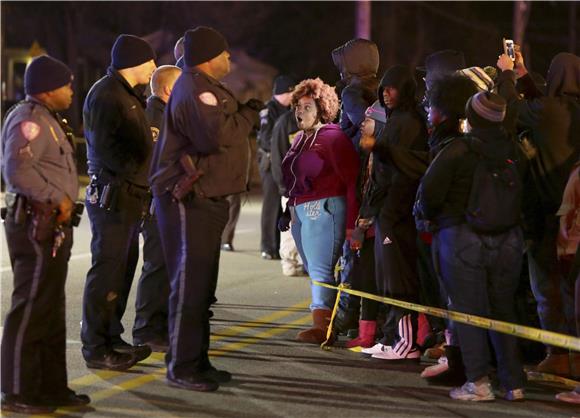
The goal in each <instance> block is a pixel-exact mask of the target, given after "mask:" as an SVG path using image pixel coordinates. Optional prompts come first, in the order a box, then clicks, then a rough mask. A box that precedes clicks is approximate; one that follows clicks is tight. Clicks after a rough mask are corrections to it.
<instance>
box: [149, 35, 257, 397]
mask: <svg viewBox="0 0 580 418" xmlns="http://www.w3.org/2000/svg"><path fill="white" fill-rule="evenodd" d="M227 49H228V44H227V41H226V40H225V38H224V37H223V36H222V35H221V34H220V33H218V32H217V31H215V30H214V29H211V28H208V27H203V26H200V27H197V28H196V29H193V30H188V31H187V32H186V33H185V40H184V50H185V54H184V60H185V68H184V70H183V72H182V74H181V76H180V77H179V78H178V80H177V81H176V83H175V86H174V88H173V92H172V94H171V97H170V98H169V102H168V104H167V109H166V113H165V122H164V125H163V129H162V131H161V135H160V137H159V141H158V143H157V146H156V147H155V151H154V155H153V160H152V163H151V175H150V181H151V190H152V193H153V200H154V206H155V212H156V214H157V222H158V226H159V230H160V233H161V241H162V244H163V249H164V254H165V259H166V262H167V270H168V273H169V280H170V286H171V293H170V297H169V338H170V347H169V350H168V353H167V355H166V358H165V360H166V363H167V380H168V384H169V385H170V386H175V387H180V388H184V389H188V390H195V391H214V390H217V389H218V387H219V383H224V382H227V381H229V380H230V379H231V375H230V374H229V373H228V372H226V371H221V370H217V369H216V368H214V367H213V366H212V364H211V363H210V361H209V357H208V349H209V335H210V328H209V318H210V316H211V312H210V306H211V304H212V303H213V302H214V301H215V289H216V283H217V278H218V268H219V257H220V237H221V233H222V231H223V228H224V226H225V224H226V222H227V220H228V202H227V201H226V199H225V196H227V195H230V194H234V193H239V192H242V191H243V190H245V189H246V187H247V183H248V173H249V170H248V167H249V163H250V160H249V154H248V151H247V150H248V145H249V142H248V136H249V133H250V131H251V130H252V128H253V127H254V126H257V125H258V111H259V109H260V108H261V107H260V106H263V105H262V104H261V102H259V101H258V100H255V99H251V100H250V101H249V102H248V103H246V104H241V103H239V102H238V101H237V100H236V99H235V98H234V95H233V94H232V93H231V92H230V91H229V90H228V89H227V88H226V87H224V85H223V84H222V83H220V81H219V80H220V79H221V78H222V77H224V76H225V75H226V74H227V73H228V72H229V70H230V61H229V56H230V55H229V53H228V51H227Z"/></svg>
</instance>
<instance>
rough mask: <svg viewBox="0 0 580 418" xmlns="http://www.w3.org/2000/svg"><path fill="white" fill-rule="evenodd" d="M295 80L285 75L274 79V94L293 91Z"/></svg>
mask: <svg viewBox="0 0 580 418" xmlns="http://www.w3.org/2000/svg"><path fill="white" fill-rule="evenodd" d="M295 86H296V80H294V79H293V78H292V77H290V76H287V75H279V76H278V77H276V78H275V79H274V88H273V92H274V94H284V93H288V92H291V91H292V90H294V87H295Z"/></svg>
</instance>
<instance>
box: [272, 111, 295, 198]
mask: <svg viewBox="0 0 580 418" xmlns="http://www.w3.org/2000/svg"><path fill="white" fill-rule="evenodd" d="M297 133H298V124H297V123H296V118H295V117H294V112H293V111H292V110H288V111H287V112H286V113H284V114H283V115H282V116H280V117H279V118H278V120H277V121H276V123H275V125H274V129H272V143H271V149H270V157H271V161H272V165H271V170H272V178H273V179H274V182H275V183H276V185H277V186H278V191H279V192H280V195H282V196H284V194H285V193H286V186H284V180H283V179H282V160H284V157H285V156H286V153H287V152H288V150H289V149H290V146H291V145H292V142H294V139H295V138H296V134H297Z"/></svg>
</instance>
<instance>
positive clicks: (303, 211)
mask: <svg viewBox="0 0 580 418" xmlns="http://www.w3.org/2000/svg"><path fill="white" fill-rule="evenodd" d="M345 235H346V200H345V198H344V197H342V196H340V197H328V198H325V199H320V200H313V201H311V202H306V203H303V204H301V205H297V206H295V207H294V208H293V210H292V236H293V237H294V241H296V247H297V248H298V252H299V253H300V256H301V257H302V260H303V261H304V265H305V267H306V269H307V271H308V274H309V276H310V278H311V280H313V281H317V282H322V283H328V284H331V285H334V284H335V280H334V267H335V265H336V262H337V261H338V257H339V256H340V253H341V248H342V244H343V243H344V239H345ZM311 290H312V303H311V304H310V309H311V310H314V309H332V307H333V306H334V301H335V299H336V292H335V291H334V290H332V289H327V288H324V287H321V286H316V285H314V284H312V285H311Z"/></svg>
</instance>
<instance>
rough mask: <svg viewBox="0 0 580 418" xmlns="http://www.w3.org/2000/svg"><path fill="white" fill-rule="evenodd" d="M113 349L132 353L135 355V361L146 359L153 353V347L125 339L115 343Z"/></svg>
mask: <svg viewBox="0 0 580 418" xmlns="http://www.w3.org/2000/svg"><path fill="white" fill-rule="evenodd" d="M113 350H115V351H117V352H119V353H122V354H131V355H132V356H133V357H135V362H136V363H138V362H140V361H143V360H145V359H146V358H147V357H149V356H150V355H151V348H150V347H149V346H147V345H131V344H129V343H126V342H125V341H121V342H120V343H116V344H113Z"/></svg>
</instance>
